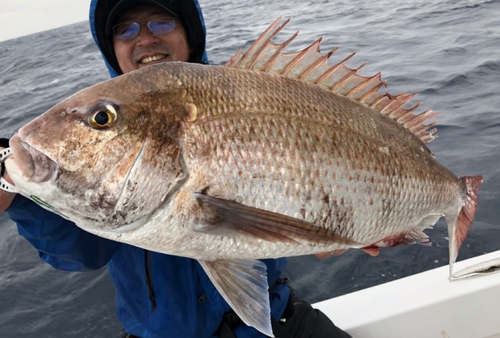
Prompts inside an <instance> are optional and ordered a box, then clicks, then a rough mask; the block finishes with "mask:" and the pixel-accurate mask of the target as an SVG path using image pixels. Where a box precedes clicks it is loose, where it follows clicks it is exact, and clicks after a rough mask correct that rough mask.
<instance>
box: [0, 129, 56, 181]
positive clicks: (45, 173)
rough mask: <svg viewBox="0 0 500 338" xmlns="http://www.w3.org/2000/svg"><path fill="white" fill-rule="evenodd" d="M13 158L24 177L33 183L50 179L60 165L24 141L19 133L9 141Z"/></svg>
mask: <svg viewBox="0 0 500 338" xmlns="http://www.w3.org/2000/svg"><path fill="white" fill-rule="evenodd" d="M9 145H10V148H11V152H12V157H11V158H12V159H13V160H14V161H15V162H16V164H17V166H18V168H19V169H20V171H21V173H22V175H23V176H24V178H25V179H26V180H27V181H29V182H33V183H43V182H47V181H49V180H50V179H51V178H52V177H53V176H54V173H55V172H56V169H57V167H58V165H57V163H56V162H54V161H53V160H52V159H51V158H49V157H48V156H47V155H45V154H44V153H42V152H40V151H39V150H37V149H35V148H33V147H32V146H30V145H29V144H28V143H26V142H23V141H22V140H21V137H20V136H19V134H15V135H14V136H12V138H11V139H10V142H9Z"/></svg>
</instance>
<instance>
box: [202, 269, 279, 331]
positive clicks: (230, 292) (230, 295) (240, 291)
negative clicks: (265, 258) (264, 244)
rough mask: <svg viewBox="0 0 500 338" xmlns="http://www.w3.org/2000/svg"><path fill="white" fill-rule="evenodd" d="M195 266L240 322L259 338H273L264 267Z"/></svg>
mask: <svg viewBox="0 0 500 338" xmlns="http://www.w3.org/2000/svg"><path fill="white" fill-rule="evenodd" d="M199 262H200V264H201V266H202V267H203V269H204V270H205V272H206V273H207V275H208V277H209V278H210V280H211V281H212V283H213V284H214V286H215V287H216V288H217V290H218V291H219V293H220V294H221V296H222V297H223V298H224V299H225V300H226V302H227V303H228V304H229V306H231V308H232V309H233V310H234V312H235V313H236V314H237V315H238V316H239V317H240V319H241V320H242V321H243V322H244V323H245V324H247V325H248V326H252V327H254V328H255V329H257V330H258V331H260V332H262V333H263V334H265V335H267V336H270V337H274V336H273V330H272V328H271V307H270V305H269V292H268V285H267V273H266V265H265V264H264V263H262V262H260V261H257V260H251V261H243V260H217V261H199Z"/></svg>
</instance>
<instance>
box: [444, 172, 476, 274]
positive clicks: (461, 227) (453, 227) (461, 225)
mask: <svg viewBox="0 0 500 338" xmlns="http://www.w3.org/2000/svg"><path fill="white" fill-rule="evenodd" d="M460 180H462V182H464V183H465V186H466V198H465V204H464V206H463V207H462V209H460V212H459V214H458V217H457V219H456V220H455V222H449V223H448V233H449V237H450V278H451V279H452V277H453V276H452V274H453V263H455V260H456V259H457V256H458V250H459V249H460V247H461V246H462V243H463V241H464V239H465V237H467V232H468V231H469V229H470V227H471V226H472V222H474V216H475V215H476V206H477V192H478V190H479V186H480V185H481V183H483V177H482V176H464V177H460Z"/></svg>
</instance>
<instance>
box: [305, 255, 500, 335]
mask: <svg viewBox="0 0 500 338" xmlns="http://www.w3.org/2000/svg"><path fill="white" fill-rule="evenodd" d="M498 258H500V251H495V252H492V253H489V254H486V255H482V256H479V257H474V258H471V259H468V260H465V261H462V262H458V263H456V264H455V266H454V271H459V270H461V269H464V268H466V267H469V266H471V265H474V264H477V263H480V262H484V261H487V260H490V259H498ZM448 273H449V269H448V266H443V267H441V268H437V269H433V270H430V271H426V272H423V273H420V274H416V275H414V276H410V277H406V278H402V279H399V280H396V281H392V282H388V283H384V284H382V285H378V286H375V287H371V288H368V289H365V290H361V291H358V292H354V293H351V294H347V295H344V296H340V297H336V298H333V299H329V300H326V301H323V302H319V303H316V304H314V307H316V308H318V309H320V310H321V311H323V312H324V313H325V314H326V315H327V316H328V317H330V318H331V319H332V320H333V322H334V323H335V324H336V325H337V326H338V327H340V328H342V329H343V330H345V331H347V332H349V333H350V334H351V335H352V336H353V338H358V337H362V338H396V337H397V338H401V337H404V338H433V337H436V338H486V337H487V338H500V273H497V274H492V275H489V276H482V277H477V278H472V279H467V280H458V281H454V282H452V283H450V282H449V280H448Z"/></svg>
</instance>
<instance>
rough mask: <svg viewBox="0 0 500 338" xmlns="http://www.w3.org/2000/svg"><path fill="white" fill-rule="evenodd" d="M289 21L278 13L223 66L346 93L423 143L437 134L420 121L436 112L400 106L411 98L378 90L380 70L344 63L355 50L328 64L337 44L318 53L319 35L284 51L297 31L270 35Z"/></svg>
mask: <svg viewBox="0 0 500 338" xmlns="http://www.w3.org/2000/svg"><path fill="white" fill-rule="evenodd" d="M289 21H290V19H288V20H286V21H285V22H284V23H283V24H280V22H281V17H280V18H278V19H277V20H276V21H274V22H273V23H272V24H271V25H270V26H269V28H268V29H266V31H265V32H264V33H263V34H262V35H261V36H260V37H259V38H258V39H257V40H256V41H255V42H254V43H253V44H252V45H251V46H250V48H248V50H247V52H246V53H243V51H242V50H241V49H240V50H239V51H238V52H237V53H236V54H235V55H234V56H233V57H232V58H231V59H230V60H229V61H228V62H227V63H226V64H225V66H226V67H232V68H239V69H250V70H254V71H263V72H269V73H275V74H280V75H283V76H287V77H290V78H296V79H300V80H302V81H305V82H309V83H314V84H316V85H318V86H321V87H323V88H325V89H327V90H330V91H332V92H334V93H336V94H339V95H343V96H346V97H349V98H350V99H351V100H353V101H356V102H359V103H361V104H363V105H365V106H367V107H370V108H373V109H375V110H376V111H379V112H380V113H382V114H384V115H386V116H388V117H390V118H392V119H394V120H395V121H397V122H398V123H400V124H401V125H403V126H404V127H405V128H406V129H408V130H409V131H411V132H412V133H413V134H414V135H416V136H417V137H419V138H420V139H421V140H422V141H423V142H425V143H429V142H430V141H432V140H434V139H435V138H436V137H437V135H436V134H435V133H436V131H437V129H436V128H433V129H431V130H429V128H431V127H433V126H434V125H435V124H436V122H432V123H429V124H424V122H426V121H428V120H430V119H432V118H433V117H435V116H436V115H438V114H437V113H434V112H432V110H426V111H424V112H422V113H420V114H414V113H413V111H414V110H415V109H416V108H417V107H418V106H420V104H421V103H422V102H419V103H417V104H416V105H414V106H413V107H411V108H404V106H405V105H406V104H407V103H408V102H409V101H410V100H411V99H412V98H414V96H412V95H410V94H400V95H391V94H389V93H379V89H380V88H381V87H382V86H384V87H387V85H386V83H385V81H382V80H381V75H380V73H378V74H375V75H374V76H371V77H364V76H361V75H359V74H358V73H357V72H358V71H359V70H360V69H361V68H362V67H363V66H364V65H365V64H363V65H361V66H360V67H358V68H356V69H351V68H349V67H347V66H346V65H345V63H346V62H347V61H348V60H349V59H350V58H352V57H353V56H354V54H355V53H353V54H351V55H349V56H348V57H347V58H345V59H344V60H342V61H341V62H339V63H337V64H335V65H329V64H328V59H329V58H330V56H331V55H332V54H333V53H334V52H335V51H336V50H337V49H338V47H337V48H335V49H334V50H332V51H330V52H328V53H327V54H325V55H322V54H321V52H320V50H319V45H320V43H321V39H318V40H316V41H315V42H314V43H312V44H311V45H310V46H309V47H307V48H305V49H303V50H301V51H299V52H295V53H284V52H283V49H285V47H286V46H288V44H289V43H290V42H292V40H293V39H294V38H295V37H296V36H297V35H298V32H297V33H295V34H294V35H292V37H290V38H289V39H288V40H286V41H285V42H283V43H280V44H275V43H274V42H273V41H272V39H273V38H274V37H275V36H276V35H277V34H278V33H279V32H280V31H281V30H282V29H283V27H285V25H286V24H287V23H288V22H289Z"/></svg>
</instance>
